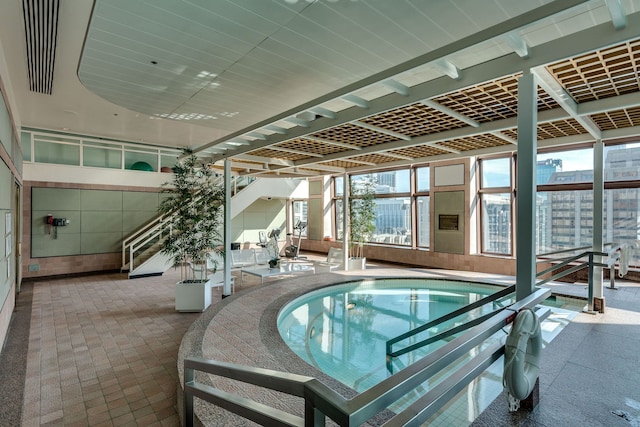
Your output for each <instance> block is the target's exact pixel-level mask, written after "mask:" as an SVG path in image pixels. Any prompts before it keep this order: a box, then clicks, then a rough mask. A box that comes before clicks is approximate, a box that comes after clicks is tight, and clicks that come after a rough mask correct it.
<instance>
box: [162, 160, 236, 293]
mask: <svg viewBox="0 0 640 427" xmlns="http://www.w3.org/2000/svg"><path fill="white" fill-rule="evenodd" d="M173 173H174V175H173V180H172V181H171V182H167V183H165V184H163V187H164V188H163V190H162V191H163V193H165V194H166V195H167V196H166V197H165V198H164V199H163V200H162V202H161V203H160V207H159V212H160V213H162V214H163V215H166V216H167V218H169V217H173V218H174V220H173V221H172V224H171V227H170V228H171V231H170V233H169V235H168V236H167V238H166V239H165V240H164V242H163V245H162V252H163V253H165V254H167V255H169V256H170V257H171V259H172V262H173V265H174V267H176V268H178V267H179V268H180V278H181V280H182V281H183V282H188V281H203V280H206V276H207V256H208V255H209V254H211V253H212V252H217V253H218V254H220V255H223V252H222V251H221V249H220V247H221V245H222V242H223V239H222V235H221V232H220V230H221V226H222V222H223V216H222V213H223V207H224V188H223V186H222V184H221V183H219V182H217V180H216V176H215V174H214V173H213V172H212V171H211V169H209V168H208V167H206V166H202V165H200V163H199V161H198V158H197V156H196V155H195V154H194V153H193V151H192V150H190V149H184V150H183V156H182V158H181V159H180V160H179V161H178V162H177V163H176V165H175V166H174V167H173ZM216 258H217V257H216ZM188 263H191V265H192V266H193V268H190V267H189V265H188ZM196 272H197V273H196ZM196 276H197V277H196Z"/></svg>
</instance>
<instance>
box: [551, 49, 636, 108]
mask: <svg viewBox="0 0 640 427" xmlns="http://www.w3.org/2000/svg"><path fill="white" fill-rule="evenodd" d="M639 64H640V39H637V40H634V41H630V42H627V43H623V44H621V45H617V46H613V47H610V48H607V49H602V50H599V51H596V52H592V53H589V54H586V55H582V56H578V57H575V58H572V59H569V60H566V61H562V62H558V63H556V64H553V65H549V66H547V70H549V72H550V73H552V74H553V75H554V76H555V78H556V79H557V80H558V81H559V82H560V84H562V85H563V86H564V87H565V89H566V90H567V92H568V93H569V94H570V95H571V97H573V99H574V100H575V101H576V102H578V103H580V102H586V101H593V100H596V99H603V98H609V97H612V96H618V95H622V94H625V93H632V92H637V91H639V90H640V76H638V72H639V70H638V66H639Z"/></svg>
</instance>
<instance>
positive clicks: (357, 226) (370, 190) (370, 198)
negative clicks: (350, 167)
mask: <svg viewBox="0 0 640 427" xmlns="http://www.w3.org/2000/svg"><path fill="white" fill-rule="evenodd" d="M349 186H350V187H349V194H350V197H349V229H350V232H349V239H350V240H349V241H350V245H349V256H350V257H351V258H363V257H364V244H365V243H367V242H369V241H370V240H371V239H372V238H373V233H374V232H375V231H376V212H375V209H376V199H375V195H376V179H375V177H374V176H373V175H365V176H364V177H362V179H360V180H358V181H354V180H350V181H349Z"/></svg>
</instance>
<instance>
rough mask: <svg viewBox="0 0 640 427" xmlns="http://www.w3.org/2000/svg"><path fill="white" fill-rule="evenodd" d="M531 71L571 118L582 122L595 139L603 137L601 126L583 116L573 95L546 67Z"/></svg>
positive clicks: (539, 83)
mask: <svg viewBox="0 0 640 427" xmlns="http://www.w3.org/2000/svg"><path fill="white" fill-rule="evenodd" d="M531 73H532V74H533V75H535V76H536V80H537V81H538V85H540V87H541V88H542V89H544V91H545V92H547V94H548V95H549V96H550V97H551V98H553V100H554V101H556V102H557V103H558V105H560V107H562V108H563V109H564V110H565V111H566V112H567V113H569V114H570V115H571V118H573V119H574V120H576V121H577V122H578V123H580V125H582V127H584V128H585V129H586V130H587V132H589V133H590V134H591V135H592V136H593V137H594V138H595V139H600V138H602V132H601V131H600V128H599V127H598V126H597V125H596V124H595V123H594V122H593V120H591V118H589V117H586V116H581V115H580V114H579V113H578V103H577V102H575V101H574V100H573V98H572V97H571V95H569V93H568V92H567V91H566V90H565V89H564V88H563V87H562V86H561V85H560V83H559V82H558V81H557V80H556V79H555V77H553V76H552V75H551V73H550V72H549V71H548V70H547V69H546V68H545V67H535V68H532V69H531Z"/></svg>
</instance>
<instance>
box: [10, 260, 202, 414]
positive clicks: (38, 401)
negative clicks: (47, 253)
mask: <svg viewBox="0 0 640 427" xmlns="http://www.w3.org/2000/svg"><path fill="white" fill-rule="evenodd" d="M175 281H176V274H175V273H174V272H173V271H169V272H168V273H167V274H165V275H164V276H162V277H148V278H142V279H136V280H127V279H126V275H123V274H110V275H98V276H88V277H81V278H71V279H59V280H47V281H38V282H36V283H34V285H33V302H32V314H31V326H30V333H29V352H28V356H27V369H26V381H25V392H24V410H23V414H22V425H23V426H39V425H55V426H62V425H64V426H112V425H113V426H123V425H144V426H154V425H155V426H175V425H178V418H177V412H176V409H175V402H176V378H177V373H176V355H177V352H178V347H179V345H180V342H181V340H182V336H183V334H184V333H185V331H186V330H187V328H188V327H189V326H190V325H191V323H192V322H193V321H194V320H195V319H196V318H197V316H198V314H180V313H176V312H175V310H174V307H173V285H174V283H175Z"/></svg>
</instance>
